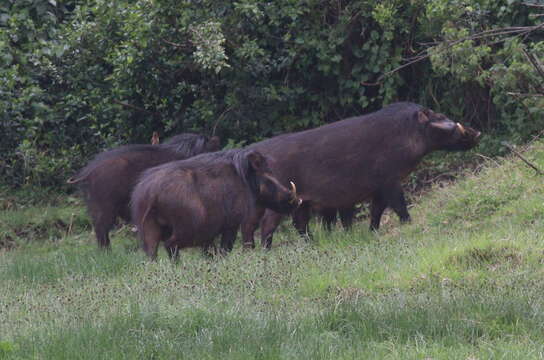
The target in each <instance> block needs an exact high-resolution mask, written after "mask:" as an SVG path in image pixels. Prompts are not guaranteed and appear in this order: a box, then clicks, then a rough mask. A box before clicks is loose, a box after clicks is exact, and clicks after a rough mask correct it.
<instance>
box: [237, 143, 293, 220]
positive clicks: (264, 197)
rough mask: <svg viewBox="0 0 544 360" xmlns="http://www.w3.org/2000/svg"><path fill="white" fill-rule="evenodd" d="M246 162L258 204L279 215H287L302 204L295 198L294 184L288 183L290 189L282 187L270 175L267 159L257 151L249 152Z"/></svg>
mask: <svg viewBox="0 0 544 360" xmlns="http://www.w3.org/2000/svg"><path fill="white" fill-rule="evenodd" d="M247 161H248V167H249V169H250V171H249V172H248V176H249V177H250V178H251V179H249V180H250V183H252V184H253V186H252V187H253V191H254V192H255V195H256V198H257V203H258V204H260V205H262V206H264V207H266V208H269V209H272V210H274V211H276V212H279V213H288V212H290V211H292V210H294V209H296V208H297V207H298V206H299V205H300V204H301V203H302V199H300V198H299V197H298V196H297V189H296V185H295V183H293V182H291V183H290V186H291V189H287V188H286V187H285V186H283V185H282V184H281V183H280V182H279V181H278V179H276V177H275V176H274V175H273V174H272V171H271V170H270V167H269V161H270V160H269V159H267V157H265V156H264V155H262V154H261V153H260V152H258V151H251V152H250V153H248V154H247Z"/></svg>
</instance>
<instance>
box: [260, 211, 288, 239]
mask: <svg viewBox="0 0 544 360" xmlns="http://www.w3.org/2000/svg"><path fill="white" fill-rule="evenodd" d="M282 219H283V216H282V215H281V214H279V213H277V212H275V211H272V210H268V209H267V210H266V212H265V213H264V216H263V218H262V219H261V246H262V247H263V248H266V249H270V247H272V237H273V236H274V231H276V229H277V228H278V226H279V225H280V222H281V220H282Z"/></svg>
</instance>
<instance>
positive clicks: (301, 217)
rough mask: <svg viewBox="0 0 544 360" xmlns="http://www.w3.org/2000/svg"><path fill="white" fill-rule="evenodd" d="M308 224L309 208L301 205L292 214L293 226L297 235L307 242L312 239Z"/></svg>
mask: <svg viewBox="0 0 544 360" xmlns="http://www.w3.org/2000/svg"><path fill="white" fill-rule="evenodd" d="M309 222H310V207H309V206H305V205H302V206H301V207H299V208H298V209H296V210H295V211H294V212H293V225H294V226H295V229H297V231H298V233H299V234H300V235H301V236H302V237H304V238H305V239H307V240H311V239H312V235H311V234H310V228H309V226H308V223H309Z"/></svg>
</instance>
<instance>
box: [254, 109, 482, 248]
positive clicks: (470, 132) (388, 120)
mask: <svg viewBox="0 0 544 360" xmlns="http://www.w3.org/2000/svg"><path fill="white" fill-rule="evenodd" d="M479 137H480V132H478V131H476V130H474V129H472V128H469V127H463V126H462V125H461V124H459V123H456V122H453V121H451V120H450V119H448V118H447V117H446V116H445V115H442V114H439V113H435V112H433V111H432V110H429V109H426V108H424V107H422V106H420V105H417V104H414V103H409V102H402V103H395V104H392V105H389V106H386V107H384V108H383V109H382V110H380V111H377V112H374V113H371V114H368V115H364V116H360V117H353V118H349V119H345V120H342V121H337V122H334V123H332V124H328V125H324V126H321V127H318V128H315V129H311V130H306V131H301V132H298V133H293V134H286V135H281V136H277V137H274V138H271V139H268V140H264V141H261V142H259V143H255V144H253V145H251V148H253V149H256V150H259V151H261V152H262V153H263V154H266V155H268V156H270V157H271V158H273V159H274V160H275V161H274V163H273V164H274V166H273V167H272V171H273V172H274V174H275V175H276V176H277V178H278V179H279V180H280V181H281V182H282V183H283V184H287V183H289V181H294V182H295V183H296V184H297V186H298V191H299V196H300V197H301V198H302V199H303V200H305V202H304V205H303V206H301V207H299V208H298V209H297V210H296V211H294V212H293V214H292V216H293V223H294V225H295V227H296V228H297V230H298V231H299V232H300V233H301V234H307V233H308V222H309V218H310V209H311V208H317V209H327V208H336V209H349V208H353V206H354V205H355V204H357V203H359V202H362V201H364V200H371V221H370V227H371V229H378V228H379V226H380V218H381V216H382V213H383V211H384V210H385V208H386V207H388V206H389V207H391V208H392V209H393V210H394V211H395V212H396V213H397V215H398V216H399V217H400V220H401V221H402V222H406V221H408V220H409V219H410V216H409V214H408V211H407V209H406V203H405V200H404V194H403V191H402V187H401V180H402V179H403V178H405V177H406V176H407V175H408V174H409V173H410V172H411V171H412V170H414V168H415V167H416V165H417V164H418V163H419V162H420V160H421V159H422V158H423V157H424V156H425V155H426V154H428V153H430V152H432V151H435V150H450V151H458V150H468V149H470V148H472V147H474V146H475V145H476V144H477V143H478V138H479ZM306 200H307V201H306ZM281 218H282V216H281V215H280V214H277V213H274V212H273V211H268V210H267V211H266V213H265V216H264V218H263V220H262V221H261V236H262V242H263V245H264V246H266V247H270V245H271V242H272V234H273V232H274V230H275V229H276V227H277V226H278V224H279V222H280V221H281Z"/></svg>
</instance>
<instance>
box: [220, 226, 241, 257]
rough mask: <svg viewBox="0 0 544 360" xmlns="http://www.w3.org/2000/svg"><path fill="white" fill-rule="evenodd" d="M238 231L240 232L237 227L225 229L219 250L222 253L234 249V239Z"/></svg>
mask: <svg viewBox="0 0 544 360" xmlns="http://www.w3.org/2000/svg"><path fill="white" fill-rule="evenodd" d="M237 232H238V229H237V228H234V229H225V230H223V233H222V234H221V246H220V248H219V251H220V252H221V253H222V254H225V253H228V252H230V251H232V247H233V246H234V241H235V240H236V233H237Z"/></svg>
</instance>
